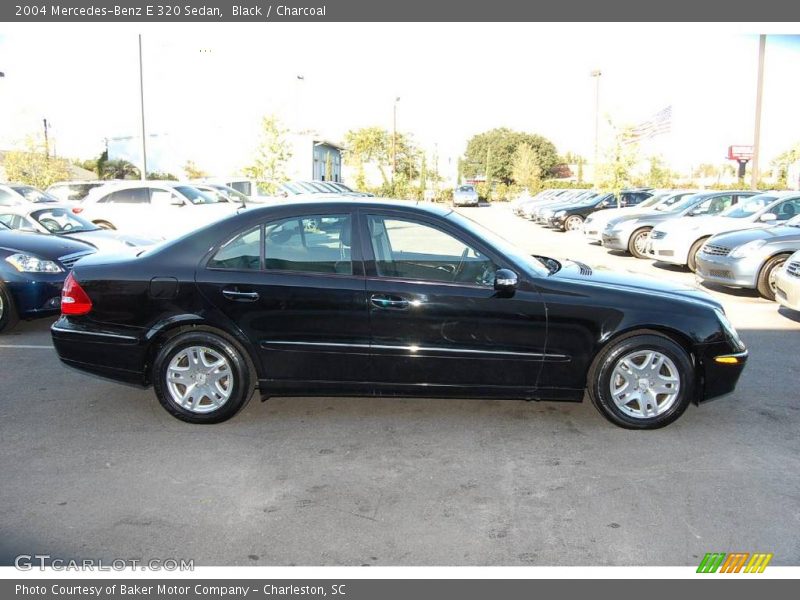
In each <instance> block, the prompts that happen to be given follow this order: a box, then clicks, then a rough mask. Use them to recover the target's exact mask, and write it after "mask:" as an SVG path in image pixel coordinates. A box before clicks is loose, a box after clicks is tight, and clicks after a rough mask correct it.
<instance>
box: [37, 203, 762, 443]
mask: <svg viewBox="0 0 800 600" xmlns="http://www.w3.org/2000/svg"><path fill="white" fill-rule="evenodd" d="M62 311H63V315H62V317H61V318H60V319H59V320H58V321H57V322H56V323H55V324H54V325H53V328H52V336H53V341H54V344H55V347H56V349H57V351H58V354H59V356H60V358H61V360H62V361H64V362H65V363H67V364H68V365H71V366H74V367H77V368H78V369H82V370H84V371H88V372H91V373H96V374H99V375H102V376H106V377H110V378H113V379H117V380H119V381H124V382H130V383H136V384H139V385H143V386H147V385H153V387H154V388H155V393H156V395H157V396H158V399H159V401H160V402H161V404H162V405H163V406H164V408H165V409H166V410H168V411H169V412H170V413H171V414H172V415H174V416H175V417H177V418H179V419H182V420H184V421H189V422H192V423H215V422H219V421H224V420H226V419H229V418H230V417H232V416H233V415H234V414H236V413H237V412H238V411H239V410H240V409H241V408H242V407H243V406H244V405H245V404H246V403H247V401H248V400H249V399H250V397H251V396H252V393H253V390H254V388H255V387H258V389H259V390H260V393H261V396H262V397H269V396H278V395H283V396H309V395H326V396H327V395H360V396H388V395H391V396H423V397H457V398H464V397H476V398H509V399H525V400H545V399H547V400H566V401H581V400H582V398H583V395H584V391H585V390H587V389H588V392H589V397H590V398H591V400H592V402H593V403H594V405H595V406H596V407H597V409H598V410H599V411H600V413H601V414H602V415H603V416H604V417H606V418H607V419H608V420H610V421H611V422H613V423H615V424H617V425H619V426H621V427H627V428H632V429H652V428H656V427H662V426H664V425H667V424H668V423H670V422H672V421H674V420H675V419H677V418H678V417H679V416H680V415H681V414H682V413H683V411H684V410H685V409H686V407H687V406H688V405H689V403H692V402H694V403H700V402H703V401H705V400H708V399H710V398H713V397H715V396H719V395H721V394H725V393H727V392H731V391H732V390H733V389H734V387H735V385H736V381H737V379H738V378H739V375H740V374H741V372H742V369H743V368H744V364H745V361H746V358H747V350H746V349H745V346H744V344H743V343H742V342H741V341H740V339H739V337H738V335H737V333H736V331H735V330H734V329H733V327H732V326H731V325H730V323H729V322H728V320H727V318H726V317H725V314H724V312H723V310H722V307H721V306H720V305H719V304H718V303H717V302H716V301H714V300H712V299H711V298H710V296H708V295H707V294H705V293H704V292H702V291H699V290H694V289H691V288H681V287H678V286H676V285H674V284H670V283H664V282H658V281H656V280H646V279H643V278H641V277H638V276H637V277H633V276H628V275H623V274H616V273H611V272H605V271H603V272H598V271H593V270H592V269H591V268H589V267H588V266H586V265H583V264H580V263H577V262H571V261H565V262H559V261H556V260H553V259H549V258H544V257H532V256H529V255H526V254H525V253H524V252H522V251H520V250H519V249H517V248H515V247H514V246H512V245H511V244H509V243H507V242H506V241H504V240H503V239H502V238H500V237H498V236H496V235H494V234H493V233H491V232H489V231H487V230H485V229H483V228H482V227H481V226H480V225H478V224H476V223H475V222H473V221H471V220H469V219H467V218H465V217H463V216H460V215H459V214H458V213H456V212H453V211H452V210H449V209H447V208H444V207H425V206H418V205H413V204H409V203H401V202H390V201H380V202H373V201H360V200H342V201H335V200H334V201H331V200H327V201H324V202H318V201H315V202H302V203H289V204H275V205H272V206H268V207H263V208H255V209H252V210H249V211H246V212H242V213H240V214H238V215H234V216H231V217H229V218H227V219H224V220H222V221H219V222H217V223H214V224H213V225H209V226H207V227H205V228H203V229H200V230H198V231H196V232H194V233H191V234H188V235H186V236H184V237H182V238H179V239H176V240H174V241H171V242H169V243H166V244H163V245H160V246H157V247H155V248H153V249H151V250H146V251H144V252H142V253H140V254H139V255H138V256H135V257H119V258H109V257H97V258H92V257H90V258H88V259H84V260H82V261H80V262H79V263H78V264H77V265H76V266H75V268H74V271H73V272H72V274H71V275H70V277H69V278H68V280H67V281H66V282H65V285H64V291H63V300H62Z"/></svg>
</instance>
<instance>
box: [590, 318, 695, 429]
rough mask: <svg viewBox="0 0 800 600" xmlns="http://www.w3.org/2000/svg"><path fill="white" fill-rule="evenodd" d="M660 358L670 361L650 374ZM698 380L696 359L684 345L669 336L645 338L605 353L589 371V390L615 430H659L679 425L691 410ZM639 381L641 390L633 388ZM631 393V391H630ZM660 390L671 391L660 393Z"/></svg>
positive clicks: (638, 337) (618, 344)
mask: <svg viewBox="0 0 800 600" xmlns="http://www.w3.org/2000/svg"><path fill="white" fill-rule="evenodd" d="M660 357H664V358H665V359H666V360H664V361H662V366H661V367H660V368H659V370H658V371H653V370H647V366H648V365H649V366H650V367H651V369H652V366H653V364H654V361H655V360H657V359H659V358H660ZM625 361H627V365H630V366H626V362H625ZM625 373H629V374H630V375H628V376H626V375H625ZM627 377H630V379H627ZM673 377H674V379H672V378H673ZM659 379H660V380H661V381H660V382H659ZM643 380H644V381H643ZM694 380H695V373H694V366H693V365H692V360H691V357H690V356H689V355H688V354H687V352H686V351H685V350H684V349H683V348H682V347H681V346H679V345H678V344H676V343H675V342H674V341H672V340H671V339H669V338H668V337H666V336H662V335H659V334H654V333H642V334H639V335H633V336H630V337H626V338H623V339H621V340H619V341H617V342H612V343H611V344H609V345H608V346H607V347H605V348H603V350H602V351H601V352H600V353H599V354H598V355H597V357H596V358H595V361H594V363H593V364H592V368H591V369H590V370H589V375H588V381H587V389H588V391H589V397H590V398H591V400H592V404H594V406H595V408H597V410H598V411H599V412H600V414H601V415H603V416H604V417H605V418H606V419H608V420H609V421H610V422H611V423H613V424H614V425H617V426H619V427H623V428H625V429H658V428H660V427H665V426H667V425H669V424H670V423H672V422H673V421H675V420H676V419H677V418H678V417H680V416H681V415H682V414H683V411H685V410H686V407H687V406H689V402H690V401H691V399H692V395H693V390H694ZM654 381H655V382H656V385H659V383H660V385H659V387H657V388H655V389H654V387H655V386H653V385H652V382H654ZM634 382H638V385H636V386H635V387H633V388H631V387H630V386H631V385H633V384H634ZM640 386H641V387H640ZM668 386H671V387H668ZM615 388H616V389H615ZM627 389H631V391H630V392H626V391H625V390H627ZM658 389H664V390H665V392H664V393H659V392H658ZM667 389H673V390H674V392H669V391H666V390H667ZM626 400H627V402H626ZM643 407H648V408H647V410H643Z"/></svg>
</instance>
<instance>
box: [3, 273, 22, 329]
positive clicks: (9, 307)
mask: <svg viewBox="0 0 800 600" xmlns="http://www.w3.org/2000/svg"><path fill="white" fill-rule="evenodd" d="M18 322H19V314H18V313H17V305H16V304H14V298H13V297H12V296H11V292H9V291H8V288H6V286H5V284H4V283H3V282H1V281H0V333H7V332H9V331H11V330H12V329H13V328H14V326H15V325H16V324H17V323H18Z"/></svg>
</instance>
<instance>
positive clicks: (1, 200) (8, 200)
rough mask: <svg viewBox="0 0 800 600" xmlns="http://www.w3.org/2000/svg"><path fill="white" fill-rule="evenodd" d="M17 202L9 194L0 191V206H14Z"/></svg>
mask: <svg viewBox="0 0 800 600" xmlns="http://www.w3.org/2000/svg"><path fill="white" fill-rule="evenodd" d="M15 204H17V200H16V199H15V198H14V195H13V194H12V193H11V192H7V191H6V190H0V206H14V205H15Z"/></svg>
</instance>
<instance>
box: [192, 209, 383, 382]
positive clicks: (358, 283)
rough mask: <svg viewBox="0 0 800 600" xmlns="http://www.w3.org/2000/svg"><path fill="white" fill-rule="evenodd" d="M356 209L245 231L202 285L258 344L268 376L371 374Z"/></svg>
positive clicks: (218, 257)
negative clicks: (355, 238) (356, 241)
mask: <svg viewBox="0 0 800 600" xmlns="http://www.w3.org/2000/svg"><path fill="white" fill-rule="evenodd" d="M353 239H354V233H353V215H352V214H351V212H349V211H346V210H345V211H342V210H339V211H336V212H331V213H326V212H316V213H298V214H296V215H293V216H290V217H283V218H276V219H274V220H269V221H266V222H264V223H261V224H259V225H258V226H257V227H254V228H251V229H249V230H247V231H243V232H241V233H240V234H238V235H237V236H235V237H234V238H232V239H231V240H229V241H228V242H226V243H225V244H224V245H223V246H222V247H220V248H219V249H218V250H217V251H216V253H215V254H213V256H212V257H211V258H210V259H209V260H208V262H207V263H206V264H205V265H201V267H200V268H199V269H198V272H197V284H198V286H199V287H200V289H201V290H202V292H203V293H204V294H205V295H206V297H208V298H209V299H210V300H211V301H212V302H213V304H214V305H215V306H216V307H217V308H218V309H219V310H220V311H221V312H222V313H224V314H225V315H226V316H227V317H228V318H229V319H230V320H231V321H233V322H234V323H235V324H236V325H237V326H238V327H239V329H240V330H241V331H242V332H243V333H244V335H246V336H247V337H248V338H249V339H250V340H251V342H252V343H253V345H254V346H256V347H257V348H258V352H259V359H260V360H261V362H262V365H263V369H264V371H265V372H266V374H267V379H269V380H273V381H278V382H289V381H304V382H360V381H366V380H367V379H368V373H367V371H368V367H369V323H368V314H367V308H366V300H365V281H364V269H363V264H362V262H361V255H360V252H359V250H358V247H357V245H355V244H354V243H353Z"/></svg>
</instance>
